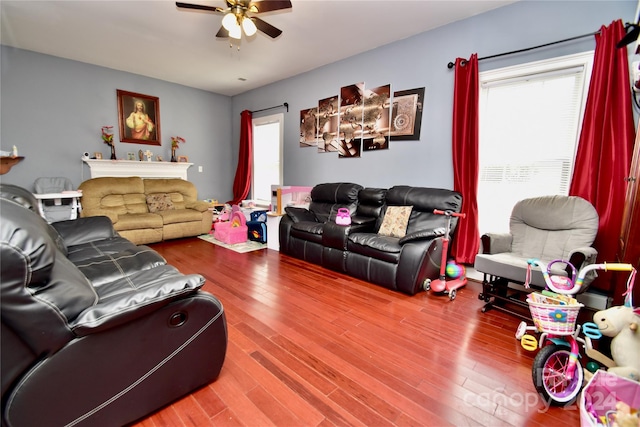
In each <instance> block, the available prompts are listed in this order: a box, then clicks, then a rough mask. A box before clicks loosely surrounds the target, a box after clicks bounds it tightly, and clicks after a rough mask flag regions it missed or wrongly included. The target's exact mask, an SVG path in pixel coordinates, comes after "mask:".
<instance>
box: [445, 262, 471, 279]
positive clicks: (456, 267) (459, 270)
mask: <svg viewBox="0 0 640 427" xmlns="http://www.w3.org/2000/svg"><path fill="white" fill-rule="evenodd" d="M445 271H446V273H447V276H448V277H449V278H451V279H457V278H459V277H465V276H466V275H467V269H466V268H465V267H464V265H460V264H458V263H456V262H455V261H454V260H449V262H447V268H446V269H445Z"/></svg>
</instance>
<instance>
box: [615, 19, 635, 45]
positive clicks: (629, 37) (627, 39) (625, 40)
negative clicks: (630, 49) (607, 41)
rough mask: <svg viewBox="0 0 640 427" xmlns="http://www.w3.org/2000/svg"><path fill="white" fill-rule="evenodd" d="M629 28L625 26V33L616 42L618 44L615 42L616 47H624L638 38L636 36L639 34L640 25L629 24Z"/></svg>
mask: <svg viewBox="0 0 640 427" xmlns="http://www.w3.org/2000/svg"><path fill="white" fill-rule="evenodd" d="M629 28H631V29H629ZM629 28H627V34H626V35H625V36H624V37H622V39H621V40H620V41H619V42H618V44H616V47H617V48H621V47H624V46H626V45H628V44H630V43H633V42H634V41H636V40H638V36H640V25H636V24H629Z"/></svg>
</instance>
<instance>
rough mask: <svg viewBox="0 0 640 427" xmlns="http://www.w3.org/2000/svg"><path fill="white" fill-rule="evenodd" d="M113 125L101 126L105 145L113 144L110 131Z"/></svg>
mask: <svg viewBox="0 0 640 427" xmlns="http://www.w3.org/2000/svg"><path fill="white" fill-rule="evenodd" d="M112 128H113V126H102V140H103V141H104V143H105V144H107V145H113V134H112V133H110V132H111V129H112Z"/></svg>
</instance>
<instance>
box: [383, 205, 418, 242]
mask: <svg viewBox="0 0 640 427" xmlns="http://www.w3.org/2000/svg"><path fill="white" fill-rule="evenodd" d="M412 208H413V206H388V207H387V211H386V213H385V214H384V218H383V219H382V225H381V226H380V230H378V234H380V235H382V236H389V237H404V235H405V234H407V224H409V217H410V216H411V209H412Z"/></svg>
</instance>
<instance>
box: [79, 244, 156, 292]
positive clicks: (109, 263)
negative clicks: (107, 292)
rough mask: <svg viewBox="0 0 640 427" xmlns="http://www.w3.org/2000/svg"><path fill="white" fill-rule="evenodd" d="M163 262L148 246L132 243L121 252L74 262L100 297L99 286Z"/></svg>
mask: <svg viewBox="0 0 640 427" xmlns="http://www.w3.org/2000/svg"><path fill="white" fill-rule="evenodd" d="M164 264H166V262H165V260H164V258H163V257H162V256H160V254H159V253H157V252H156V251H154V250H153V249H151V248H150V247H148V246H133V245H132V246H131V247H130V248H127V249H125V250H124V251H122V252H118V253H111V254H105V255H101V256H96V257H93V258H89V259H86V260H84V261H82V262H76V263H75V265H76V267H78V269H80V271H81V272H82V274H84V275H85V276H86V278H87V279H89V280H90V281H91V284H92V285H93V287H94V288H95V289H96V290H97V292H98V294H99V295H100V296H101V297H102V295H103V293H102V291H101V289H100V288H101V286H102V285H104V284H105V283H110V282H114V281H116V280H120V279H125V278H127V277H129V276H131V275H133V274H135V273H137V272H139V271H142V270H148V269H151V268H155V267H158V266H160V265H164ZM121 288H122V287H121ZM127 288H128V287H127Z"/></svg>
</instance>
